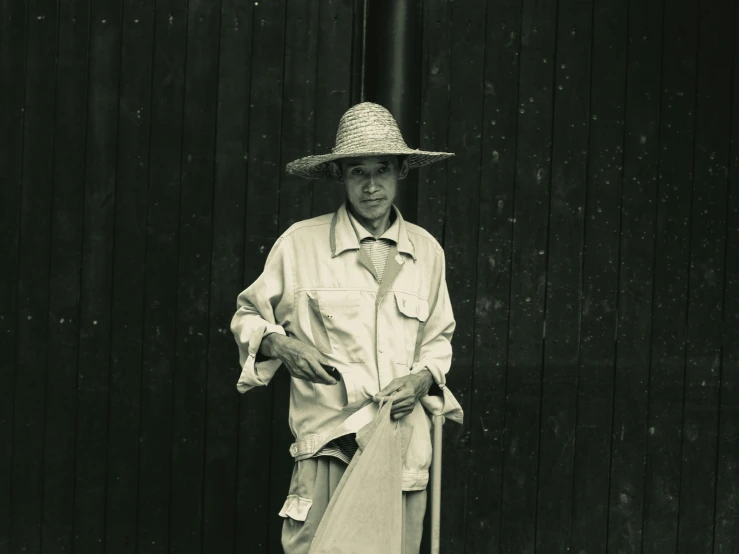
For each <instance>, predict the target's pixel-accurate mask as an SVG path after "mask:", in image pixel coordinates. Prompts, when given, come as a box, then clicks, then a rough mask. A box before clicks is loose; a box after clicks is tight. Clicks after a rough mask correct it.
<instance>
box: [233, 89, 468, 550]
mask: <svg viewBox="0 0 739 554" xmlns="http://www.w3.org/2000/svg"><path fill="white" fill-rule="evenodd" d="M451 155H452V154H448V153H439V152H423V151H419V150H411V149H410V148H408V146H407V145H406V143H405V141H404V140H403V137H402V136H401V134H400V131H399V129H398V126H397V123H396V122H395V120H394V118H393V117H392V115H391V114H390V113H389V112H388V111H387V110H386V109H385V108H383V107H382V106H379V105H377V104H372V103H369V102H365V103H362V104H358V105H356V106H354V107H352V108H350V109H349V110H348V111H347V112H346V113H345V114H344V115H343V116H342V118H341V121H340V123H339V129H338V132H337V135H336V145H335V147H334V149H333V151H332V153H331V154H326V155H320V156H309V157H306V158H302V159H300V160H296V161H294V162H291V163H290V164H288V166H287V171H288V173H292V174H295V175H300V176H302V177H305V178H316V177H333V178H334V179H336V180H338V181H340V182H341V183H343V184H344V186H345V190H346V201H345V203H344V204H343V205H342V206H341V207H340V208H339V210H338V211H337V212H336V213H334V214H328V215H324V216H320V217H317V218H314V219H309V220H306V221H302V222H299V223H296V224H295V225H293V226H292V227H290V229H288V230H287V231H286V232H285V233H284V234H283V235H282V236H281V237H280V238H279V239H277V241H276V243H275V245H274V247H273V248H272V250H271V252H270V254H269V257H268V258H267V263H266V265H265V268H264V272H263V273H262V275H261V276H260V277H259V278H258V279H257V280H256V281H255V282H254V283H253V284H252V285H251V286H250V287H249V288H247V289H246V290H245V291H244V292H242V293H241V294H240V295H239V297H238V302H237V306H238V310H237V312H236V314H235V315H234V317H233V320H232V322H231V330H232V331H233V333H234V336H235V338H236V342H237V344H238V346H239V351H240V359H241V366H242V373H241V377H240V379H239V383H238V385H237V386H238V389H239V391H240V392H246V391H247V390H249V389H251V388H253V387H255V386H263V385H266V384H268V383H269V381H270V379H271V378H272V376H273V375H274V373H275V371H276V370H277V368H278V367H279V366H280V365H284V366H285V368H286V369H287V371H288V372H289V373H290V375H291V376H292V379H291V391H290V415H289V420H290V421H289V422H290V428H291V430H292V432H293V435H294V436H295V439H296V441H295V443H294V444H293V445H292V446H291V447H290V453H291V454H292V456H293V457H294V458H295V460H296V465H295V468H294V470H293V477H292V481H291V484H290V490H289V493H288V497H287V500H286V501H285V504H284V506H283V508H282V510H281V511H280V515H281V516H282V517H284V518H285V522H284V524H283V533H282V544H283V548H284V550H285V552H286V554H307V552H308V550H309V548H310V543H311V540H312V538H313V535H314V534H315V532H316V529H317V528H318V524H319V523H320V520H321V517H322V515H323V513H324V511H325V510H326V507H327V505H328V502H329V500H330V498H331V495H332V494H333V491H334V490H335V488H336V486H337V485H338V483H339V481H340V479H341V476H342V475H343V473H344V469H345V468H346V464H347V463H348V462H349V461H350V459H351V457H352V456H353V454H354V452H355V451H356V449H357V445H356V442H355V441H354V439H353V437H354V434H355V433H356V432H357V431H358V430H359V429H360V428H361V427H362V426H363V425H365V424H366V423H368V422H369V421H371V419H372V418H373V417H374V415H376V413H377V403H378V402H380V401H381V400H382V399H383V398H388V397H390V396H392V398H393V405H392V412H391V416H392V417H393V418H394V419H395V420H397V421H398V422H399V424H400V425H403V426H410V427H412V434H411V439H410V445H409V446H408V449H407V453H406V456H405V460H404V464H403V473H402V483H403V491H404V492H403V499H404V509H403V531H404V537H403V552H404V554H413V553H417V552H418V550H419V547H420V541H421V532H422V522H423V516H424V512H425V506H426V491H425V489H426V485H427V482H428V469H429V466H430V463H431V454H432V453H431V440H430V433H429V418H428V415H427V413H426V412H429V413H433V414H443V415H445V416H446V417H447V418H448V419H452V420H454V421H461V418H462V411H461V409H460V407H459V404H458V403H457V402H456V400H455V399H454V397H453V395H452V394H451V393H450V392H449V391H448V390H447V388H446V387H445V383H446V374H447V372H448V371H449V366H450V363H451V358H452V348H451V338H452V332H453V331H454V326H455V322H454V317H453V315H452V307H451V304H450V301H449V294H448V291H447V286H446V280H445V268H444V263H445V262H444V252H443V250H442V249H441V247H440V246H439V244H438V243H437V242H436V241H435V240H434V238H433V237H432V236H431V235H430V234H429V233H427V232H426V231H424V230H423V229H421V228H420V227H418V226H416V225H412V224H410V223H408V222H406V221H404V220H403V218H402V216H401V214H400V212H399V211H398V209H397V208H396V207H395V206H394V205H393V201H394V200H395V197H396V194H397V188H398V182H399V181H400V180H402V179H404V178H405V177H406V175H407V174H408V171H409V170H410V169H412V168H414V167H418V166H421V165H425V164H427V163H431V162H434V161H438V160H442V159H445V158H447V157H449V156H451ZM332 368H335V371H334V370H333V369H332ZM368 486H371V484H368ZM388 554H395V553H388Z"/></svg>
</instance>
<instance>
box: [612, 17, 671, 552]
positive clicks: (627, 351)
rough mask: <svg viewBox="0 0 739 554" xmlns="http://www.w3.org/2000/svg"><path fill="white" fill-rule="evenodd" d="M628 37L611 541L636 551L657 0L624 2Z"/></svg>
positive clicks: (654, 162)
mask: <svg viewBox="0 0 739 554" xmlns="http://www.w3.org/2000/svg"><path fill="white" fill-rule="evenodd" d="M628 40H629V65H628V69H627V77H626V81H627V89H626V127H625V136H624V162H623V163H624V169H623V186H622V201H621V241H620V258H619V301H618V338H617V340H618V345H617V362H616V376H615V381H614V383H615V384H614V406H613V410H614V416H613V431H612V433H613V435H612V443H611V445H612V458H611V488H610V503H609V527H608V533H609V539H608V548H609V549H613V550H614V551H619V552H620V551H623V552H639V551H640V550H641V547H642V545H641V539H642V519H643V506H644V495H643V490H644V466H645V458H646V437H647V435H646V425H647V413H648V383H649V364H650V352H651V344H650V341H651V332H652V290H653V280H654V278H653V271H654V269H653V268H654V235H655V218H656V204H655V202H656V200H657V183H658V161H659V86H660V85H659V79H657V78H655V76H657V75H659V73H660V66H661V49H660V45H661V43H662V21H661V11H660V6H659V4H657V3H652V4H642V3H637V4H635V5H633V6H632V7H631V8H630V9H629V37H628Z"/></svg>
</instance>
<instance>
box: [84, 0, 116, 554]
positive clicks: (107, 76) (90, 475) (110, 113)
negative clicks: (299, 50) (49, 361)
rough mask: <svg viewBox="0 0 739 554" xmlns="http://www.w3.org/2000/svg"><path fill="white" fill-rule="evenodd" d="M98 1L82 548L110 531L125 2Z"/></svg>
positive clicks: (92, 82) (89, 156)
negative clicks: (110, 410)
mask: <svg viewBox="0 0 739 554" xmlns="http://www.w3.org/2000/svg"><path fill="white" fill-rule="evenodd" d="M90 8H91V11H90V45H89V48H90V58H89V67H88V79H89V90H88V112H87V144H86V148H87V151H86V157H85V193H84V217H83V227H82V229H83V234H82V237H83V241H82V256H83V258H82V270H81V279H80V282H81V285H80V286H81V295H80V315H79V318H80V322H79V329H80V337H79V366H78V367H79V369H78V381H77V383H78V385H77V428H76V438H77V441H76V445H75V452H76V457H75V462H76V463H75V501H74V549H75V550H76V551H79V552H90V553H91V554H92V553H95V552H102V551H103V549H104V544H103V538H104V536H105V506H106V502H105V486H106V443H107V437H108V417H107V416H108V400H109V371H110V332H111V295H110V292H111V285H112V282H111V281H112V265H113V244H114V236H113V234H114V227H113V222H114V208H115V189H116V185H115V179H116V153H117V137H118V93H119V78H120V75H119V67H120V47H121V42H120V37H121V2H120V1H116V0H109V1H106V2H94V3H92V4H91V6H90Z"/></svg>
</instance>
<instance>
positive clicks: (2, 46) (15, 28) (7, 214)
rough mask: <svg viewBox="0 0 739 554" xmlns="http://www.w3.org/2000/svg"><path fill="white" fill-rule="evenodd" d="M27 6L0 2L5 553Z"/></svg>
mask: <svg viewBox="0 0 739 554" xmlns="http://www.w3.org/2000/svg"><path fill="white" fill-rule="evenodd" d="M25 6H26V3H25V2H21V1H18V0H1V1H0V82H2V83H4V85H3V86H2V87H0V105H1V106H2V107H3V108H2V109H0V129H4V131H3V133H4V136H5V137H4V138H5V140H6V141H7V142H6V143H5V145H4V146H3V148H0V174H1V175H3V179H4V186H2V187H0V255H2V257H3V260H5V263H4V270H3V271H0V359H2V361H1V362H0V522H2V523H0V551H2V552H7V551H9V548H10V546H9V544H8V538H9V536H10V516H11V513H10V495H11V489H12V482H13V478H12V476H13V471H12V463H13V458H12V456H13V403H14V402H13V390H14V379H15V365H16V360H17V351H16V338H17V330H16V322H17V308H18V259H19V257H20V250H19V249H20V245H19V235H20V207H21V180H22V168H21V160H22V157H21V156H22V151H23V116H24V105H23V96H24V89H25V83H26V80H25V76H24V75H25V50H26V47H25V44H26V17H27V14H26V7H25Z"/></svg>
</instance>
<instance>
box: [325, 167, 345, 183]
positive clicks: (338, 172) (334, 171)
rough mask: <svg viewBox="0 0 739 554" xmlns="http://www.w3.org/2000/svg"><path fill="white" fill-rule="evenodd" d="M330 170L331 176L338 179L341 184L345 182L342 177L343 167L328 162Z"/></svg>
mask: <svg viewBox="0 0 739 554" xmlns="http://www.w3.org/2000/svg"><path fill="white" fill-rule="evenodd" d="M328 168H329V170H330V171H331V175H333V176H334V179H336V180H337V181H339V182H340V183H341V182H343V181H344V179H343V177H342V175H341V167H339V164H337V163H336V162H328Z"/></svg>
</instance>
